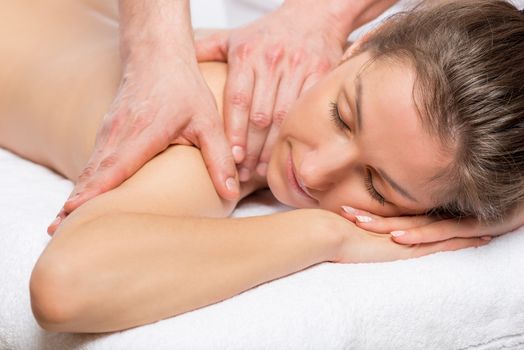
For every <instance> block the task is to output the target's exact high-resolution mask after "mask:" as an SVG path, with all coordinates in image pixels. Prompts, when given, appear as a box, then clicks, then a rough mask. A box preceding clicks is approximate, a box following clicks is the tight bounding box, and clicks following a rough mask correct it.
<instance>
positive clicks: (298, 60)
mask: <svg viewBox="0 0 524 350" xmlns="http://www.w3.org/2000/svg"><path fill="white" fill-rule="evenodd" d="M306 59H307V55H306V53H305V52H304V50H301V49H299V50H296V51H294V52H293V53H292V54H291V55H290V56H289V66H290V67H291V69H295V68H297V67H300V66H301V65H303V64H304V63H305V62H306Z"/></svg>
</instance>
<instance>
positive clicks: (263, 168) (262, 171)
mask: <svg viewBox="0 0 524 350" xmlns="http://www.w3.org/2000/svg"><path fill="white" fill-rule="evenodd" d="M257 174H258V175H260V176H266V174H267V163H260V164H259V165H257Z"/></svg>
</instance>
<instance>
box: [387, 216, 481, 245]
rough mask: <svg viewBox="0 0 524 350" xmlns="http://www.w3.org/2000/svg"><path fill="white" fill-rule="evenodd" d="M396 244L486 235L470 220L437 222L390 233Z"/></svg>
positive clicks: (475, 222)
mask: <svg viewBox="0 0 524 350" xmlns="http://www.w3.org/2000/svg"><path fill="white" fill-rule="evenodd" d="M391 235H392V238H393V239H394V240H395V242H397V243H402V244H418V243H429V242H438V241H445V240H447V239H450V238H454V237H461V238H468V237H478V236H484V235H486V233H485V232H482V230H481V226H480V225H479V223H478V222H477V221H476V220H474V219H471V218H467V219H448V220H439V221H435V222H433V223H429V224H427V225H423V226H420V227H416V228H411V229H406V230H397V231H392V232H391Z"/></svg>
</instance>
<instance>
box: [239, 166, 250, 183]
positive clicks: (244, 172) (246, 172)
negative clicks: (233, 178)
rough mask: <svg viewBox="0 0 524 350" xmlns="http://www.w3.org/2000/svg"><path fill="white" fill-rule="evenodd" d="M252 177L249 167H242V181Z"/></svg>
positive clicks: (240, 177)
mask: <svg viewBox="0 0 524 350" xmlns="http://www.w3.org/2000/svg"><path fill="white" fill-rule="evenodd" d="M250 177H251V172H250V171H249V169H248V168H241V169H240V170H239V171H238V178H239V179H240V181H242V182H244V181H247V180H249V178H250Z"/></svg>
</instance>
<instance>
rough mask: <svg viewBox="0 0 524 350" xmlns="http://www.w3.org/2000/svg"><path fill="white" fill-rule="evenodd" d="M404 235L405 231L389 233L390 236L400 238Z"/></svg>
mask: <svg viewBox="0 0 524 350" xmlns="http://www.w3.org/2000/svg"><path fill="white" fill-rule="evenodd" d="M405 234H406V231H391V235H392V236H393V237H400V236H404V235H405Z"/></svg>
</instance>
